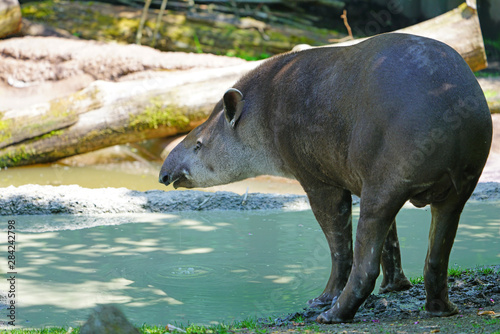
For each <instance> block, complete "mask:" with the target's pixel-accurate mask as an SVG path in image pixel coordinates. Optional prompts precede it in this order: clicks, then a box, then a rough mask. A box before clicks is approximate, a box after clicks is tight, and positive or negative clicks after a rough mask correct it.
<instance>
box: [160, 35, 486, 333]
mask: <svg viewBox="0 0 500 334" xmlns="http://www.w3.org/2000/svg"><path fill="white" fill-rule="evenodd" d="M193 94H196V92H193ZM491 138H492V121H491V114H490V111H489V109H488V105H487V103H486V100H485V97H484V94H483V92H482V90H481V87H480V86H479V84H478V82H477V80H476V78H475V77H474V74H473V73H472V71H471V70H470V68H469V66H468V65H467V63H466V62H465V61H464V59H463V58H462V57H461V56H460V54H458V53H457V52H456V51H455V50H453V49H452V48H451V47H449V46H447V45H446V44H444V43H441V42H438V41H436V40H433V39H429V38H424V37H418V36H414V35H409V34H399V33H389V34H382V35H378V36H376V37H372V38H369V39H367V40H365V41H363V42H361V43H358V44H356V45H352V46H347V47H323V48H312V49H308V50H303V51H299V52H289V53H286V54H282V55H278V56H274V57H272V58H270V59H268V60H267V61H265V62H264V63H263V64H261V65H260V66H259V67H258V68H256V69H254V70H252V71H251V72H249V73H248V74H246V75H245V76H243V77H242V78H241V79H240V80H239V81H238V82H237V83H236V84H235V85H234V86H233V87H232V88H230V89H228V90H227V92H226V93H225V94H224V95H223V97H222V99H221V100H220V101H219V102H218V103H217V104H216V105H215V108H214V109H213V111H212V113H211V114H210V116H209V117H208V119H207V120H206V121H205V122H204V123H203V124H201V125H200V126H198V127H197V128H195V129H194V130H192V131H191V132H190V133H189V134H188V135H187V136H186V137H185V139H184V140H183V141H182V142H181V143H179V144H178V146H176V147H175V148H174V149H173V150H172V152H171V153H170V154H169V155H168V157H167V158H166V159H165V162H164V163H163V166H162V167H161V171H160V175H159V178H160V182H161V183H164V184H165V185H168V184H171V183H173V186H174V187H175V188H178V187H185V188H192V187H208V186H215V185H220V184H226V183H230V182H234V181H239V180H242V179H245V178H249V177H255V176H258V175H262V174H268V175H278V176H285V177H289V178H294V179H296V180H298V181H299V183H300V184H301V186H302V187H303V188H304V191H305V192H306V194H307V196H308V199H309V202H310V204H311V208H312V211H313V213H314V215H315V218H316V219H317V221H318V222H319V224H320V226H321V228H322V230H323V232H324V234H325V236H326V239H327V241H328V245H329V248H330V252H331V259H332V269H331V274H330V278H329V280H328V283H327V285H326V288H325V289H324V291H323V293H321V295H319V296H318V297H316V298H314V299H311V300H309V302H308V304H309V306H310V307H325V306H327V310H326V311H324V312H323V313H321V314H320V315H319V316H318V318H317V321H318V322H321V323H339V322H349V321H351V320H352V319H353V318H354V316H355V314H356V311H357V310H358V308H359V307H360V306H361V304H362V303H363V302H364V301H365V299H366V298H367V297H368V295H369V294H370V293H371V292H372V291H373V289H374V287H375V281H376V279H377V277H378V276H379V273H380V267H382V272H383V275H384V278H383V282H382V285H381V291H382V292H384V291H398V290H404V289H407V288H409V287H410V286H411V284H410V282H409V281H408V279H407V278H406V277H405V275H404V273H403V270H402V266H401V258H400V249H399V243H398V237H397V230H396V222H395V217H396V214H397V213H398V211H399V210H400V209H401V207H402V206H403V205H404V204H405V203H406V202H407V201H410V202H411V203H413V204H414V205H415V206H417V207H423V206H426V205H428V204H430V207H431V213H432V223H431V227H430V232H429V246H428V250H427V256H426V259H425V267H424V281H425V290H426V303H425V309H426V311H428V312H430V314H431V315H433V316H449V315H453V314H456V313H457V312H458V308H457V306H455V305H454V304H453V303H452V302H450V300H449V296H448V287H447V269H448V260H449V255H450V251H451V248H452V246H453V241H454V238H455V234H456V231H457V226H458V222H459V219H460V214H461V212H462V209H463V207H464V205H465V203H466V201H467V200H468V199H469V197H470V195H471V194H472V192H473V190H474V188H475V186H476V184H477V182H478V179H479V176H480V174H481V172H482V170H483V167H484V165H485V162H486V159H487V157H488V153H489V149H490V146H491V140H492V139H491ZM352 194H355V195H357V196H359V197H360V215H359V221H358V227H357V231H356V238H355V243H354V247H353V240H352V223H351V205H352V202H351V195H352Z"/></svg>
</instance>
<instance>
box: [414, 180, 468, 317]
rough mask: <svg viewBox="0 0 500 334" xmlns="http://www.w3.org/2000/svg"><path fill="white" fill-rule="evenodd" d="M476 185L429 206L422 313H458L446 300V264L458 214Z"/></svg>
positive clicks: (453, 191)
mask: <svg viewBox="0 0 500 334" xmlns="http://www.w3.org/2000/svg"><path fill="white" fill-rule="evenodd" d="M476 184H477V180H476V182H471V183H470V184H469V185H468V186H469V187H468V189H467V190H465V191H463V192H462V193H461V194H457V193H456V191H455V190H454V189H452V190H451V191H450V194H449V196H448V197H447V198H446V200H444V201H442V202H437V203H432V204H431V212H432V223H431V228H430V231H429V248H428V250H427V257H426V259H425V268H424V281H425V290H426V293H427V301H426V304H425V309H426V310H427V311H428V312H430V313H431V314H432V315H434V316H439V317H441V316H449V315H453V314H456V313H458V308H457V307H456V306H455V304H453V303H451V302H450V301H449V299H448V260H449V257H450V252H451V247H452V246H453V241H454V240H455V235H456V232H457V228H458V221H459V219H460V214H461V213H462V210H463V207H464V205H465V203H466V202H467V200H468V198H469V196H470V195H471V194H472V191H473V190H474V187H475V185H476Z"/></svg>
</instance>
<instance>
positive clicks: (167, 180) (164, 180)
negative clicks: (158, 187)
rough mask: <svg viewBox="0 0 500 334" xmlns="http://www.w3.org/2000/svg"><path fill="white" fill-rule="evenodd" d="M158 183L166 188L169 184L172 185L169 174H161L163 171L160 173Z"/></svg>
mask: <svg viewBox="0 0 500 334" xmlns="http://www.w3.org/2000/svg"><path fill="white" fill-rule="evenodd" d="M158 182H160V183H163V184H164V185H166V186H168V185H169V184H170V183H172V177H171V176H170V174H169V173H167V172H163V170H162V171H161V172H160V178H159V179H158Z"/></svg>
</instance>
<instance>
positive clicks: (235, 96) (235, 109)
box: [223, 88, 245, 128]
mask: <svg viewBox="0 0 500 334" xmlns="http://www.w3.org/2000/svg"><path fill="white" fill-rule="evenodd" d="M223 102H224V116H226V120H227V121H228V123H229V125H231V127H232V128H234V127H235V126H236V122H238V119H239V118H240V116H241V112H242V111H243V105H244V104H245V101H244V100H243V94H241V92H240V91H239V90H237V89H236V88H229V89H228V90H227V92H226V93H225V94H224V98H223Z"/></svg>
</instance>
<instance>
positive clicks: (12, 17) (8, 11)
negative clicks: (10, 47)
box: [0, 0, 21, 38]
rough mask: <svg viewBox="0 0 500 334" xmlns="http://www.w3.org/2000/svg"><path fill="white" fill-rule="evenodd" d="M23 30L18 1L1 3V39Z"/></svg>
mask: <svg viewBox="0 0 500 334" xmlns="http://www.w3.org/2000/svg"><path fill="white" fill-rule="evenodd" d="M20 29H21V7H19V1H17V0H2V1H0V38H2V37H5V36H8V35H12V34H15V33H17V32H18V31H19V30H20Z"/></svg>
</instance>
